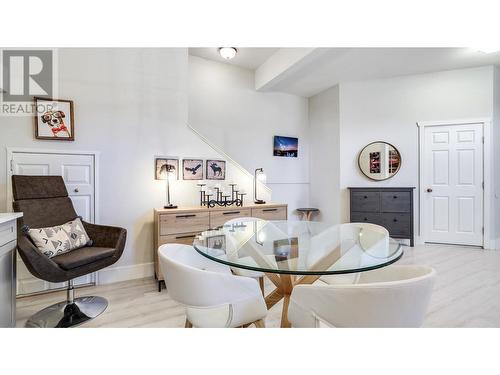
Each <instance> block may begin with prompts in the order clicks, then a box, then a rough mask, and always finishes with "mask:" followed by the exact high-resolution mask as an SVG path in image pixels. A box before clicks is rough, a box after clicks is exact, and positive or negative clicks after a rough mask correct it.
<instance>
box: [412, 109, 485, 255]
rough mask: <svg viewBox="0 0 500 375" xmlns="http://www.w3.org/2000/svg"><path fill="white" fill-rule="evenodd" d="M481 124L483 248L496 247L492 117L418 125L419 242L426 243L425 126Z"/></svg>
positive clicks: (420, 122) (419, 123)
mask: <svg viewBox="0 0 500 375" xmlns="http://www.w3.org/2000/svg"><path fill="white" fill-rule="evenodd" d="M471 124H479V125H482V126H483V139H484V141H483V182H484V189H483V226H484V233H483V248H484V249H495V240H494V239H492V238H491V233H492V232H491V231H492V229H493V228H494V227H495V225H494V220H495V217H494V212H493V211H492V209H491V205H492V204H493V197H492V192H493V186H492V184H493V145H492V141H493V137H492V134H491V119H490V118H470V119H460V120H450V121H419V122H417V126H418V143H419V147H418V186H419V194H418V199H419V204H418V207H419V210H418V211H419V212H418V222H419V228H418V233H419V237H420V239H419V242H420V243H425V238H424V237H425V225H426V224H425V220H424V215H423V212H424V191H425V186H424V183H423V181H424V179H423V165H424V161H423V157H424V154H425V141H424V134H425V128H426V127H431V126H457V125H471Z"/></svg>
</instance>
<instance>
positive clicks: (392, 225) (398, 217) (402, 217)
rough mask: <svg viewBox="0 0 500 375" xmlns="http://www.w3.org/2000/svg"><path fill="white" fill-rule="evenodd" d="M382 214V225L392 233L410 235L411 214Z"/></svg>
mask: <svg viewBox="0 0 500 375" xmlns="http://www.w3.org/2000/svg"><path fill="white" fill-rule="evenodd" d="M381 215H382V225H383V226H384V227H385V228H386V229H387V230H388V231H389V234H390V235H394V236H408V235H410V233H411V231H410V221H411V220H410V215H409V214H397V213H394V214H392V213H384V214H381Z"/></svg>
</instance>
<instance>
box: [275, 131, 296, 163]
mask: <svg viewBox="0 0 500 375" xmlns="http://www.w3.org/2000/svg"><path fill="white" fill-rule="evenodd" d="M298 154H299V139H298V138H294V137H283V136H280V135H275V136H274V148H273V155H274V156H283V157H288V158H296V157H297V156H298Z"/></svg>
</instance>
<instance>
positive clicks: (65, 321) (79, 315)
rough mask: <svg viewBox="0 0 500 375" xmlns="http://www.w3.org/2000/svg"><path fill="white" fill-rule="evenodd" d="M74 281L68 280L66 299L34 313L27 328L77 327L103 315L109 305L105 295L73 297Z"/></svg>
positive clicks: (27, 323)
mask: <svg viewBox="0 0 500 375" xmlns="http://www.w3.org/2000/svg"><path fill="white" fill-rule="evenodd" d="M73 296H74V289H73V281H72V280H70V281H69V282H68V289H67V298H66V301H61V302H58V303H56V304H54V305H52V306H49V307H46V308H44V309H43V310H41V311H39V312H37V313H36V314H34V315H32V316H31V317H30V318H29V319H28V321H27V322H26V325H25V326H26V327H27V328H69V327H76V326H78V325H80V324H83V323H85V322H88V321H89V320H92V319H94V318H96V317H98V316H99V315H101V314H102V313H103V312H104V311H105V310H106V308H107V307H108V301H107V300H106V299H105V298H103V297H96V296H87V297H78V298H73Z"/></svg>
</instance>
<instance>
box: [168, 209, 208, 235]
mask: <svg viewBox="0 0 500 375" xmlns="http://www.w3.org/2000/svg"><path fill="white" fill-rule="evenodd" d="M209 224H210V222H209V214H208V212H191V213H186V214H182V213H179V214H162V215H160V236H165V235H169V234H176V233H189V232H202V231H204V230H207V229H209Z"/></svg>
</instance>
